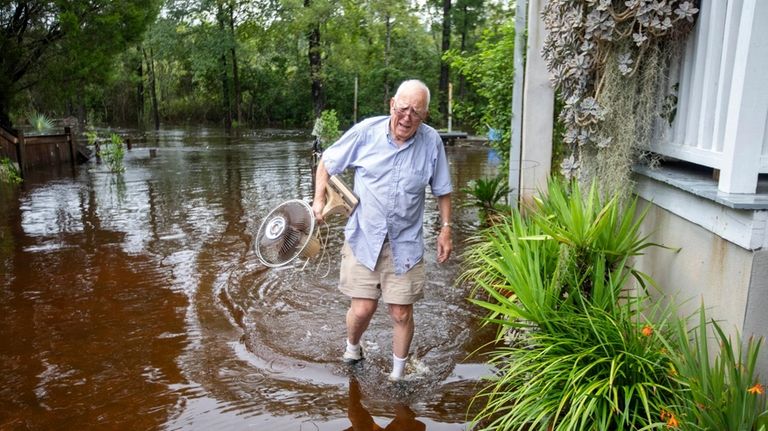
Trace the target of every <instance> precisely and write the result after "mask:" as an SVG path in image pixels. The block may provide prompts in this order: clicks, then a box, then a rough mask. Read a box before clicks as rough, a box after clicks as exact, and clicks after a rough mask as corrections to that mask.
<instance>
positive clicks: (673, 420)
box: [667, 413, 680, 428]
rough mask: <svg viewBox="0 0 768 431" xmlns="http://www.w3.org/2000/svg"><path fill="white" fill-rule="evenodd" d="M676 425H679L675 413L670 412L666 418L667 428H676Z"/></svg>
mask: <svg viewBox="0 0 768 431" xmlns="http://www.w3.org/2000/svg"><path fill="white" fill-rule="evenodd" d="M678 426H680V424H679V423H678V422H677V418H675V415H673V414H672V413H670V414H669V419H667V428H677V427H678Z"/></svg>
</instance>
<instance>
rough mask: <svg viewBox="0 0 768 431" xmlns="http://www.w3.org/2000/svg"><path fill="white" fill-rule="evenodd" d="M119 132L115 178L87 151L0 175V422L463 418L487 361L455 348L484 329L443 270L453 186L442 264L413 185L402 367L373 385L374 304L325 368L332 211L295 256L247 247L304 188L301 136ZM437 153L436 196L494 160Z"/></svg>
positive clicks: (72, 425) (335, 296)
mask: <svg viewBox="0 0 768 431" xmlns="http://www.w3.org/2000/svg"><path fill="white" fill-rule="evenodd" d="M124 132H125V133H128V134H130V135H131V136H132V144H133V149H132V150H131V151H128V152H127V154H126V158H125V162H124V164H125V167H126V170H125V172H124V173H121V174H114V173H110V172H108V170H107V168H106V166H105V165H101V164H97V163H95V162H91V163H89V164H85V165H80V166H78V167H77V168H76V169H74V170H73V169H71V168H70V167H68V166H64V167H62V168H60V169H52V170H49V171H52V172H39V171H38V172H31V173H30V175H29V178H28V179H27V181H26V182H25V183H24V184H23V185H22V186H18V187H9V186H3V185H0V429H2V430H17V429H18V430H24V429H56V430H82V429H110V430H117V429H121V430H152V429H169V430H175V429H184V430H218V429H227V430H302V431H303V430H373V429H382V428H385V427H388V428H386V429H397V430H422V429H427V430H464V429H467V421H468V418H467V410H468V406H469V401H470V398H471V396H472V395H473V394H474V393H475V392H476V390H477V389H478V385H480V384H481V382H480V379H481V377H482V376H484V375H487V373H488V370H487V368H486V367H485V366H484V365H483V364H482V358H478V357H474V356H470V353H471V352H473V351H474V350H476V349H477V348H478V347H480V346H481V345H483V343H484V342H485V341H486V340H487V339H488V335H487V333H485V334H483V333H484V332H487V331H481V330H479V329H478V323H477V322H478V319H477V317H478V316H477V313H478V312H477V310H475V309H474V308H473V307H472V306H471V305H470V304H469V303H468V302H467V301H466V297H467V295H468V291H467V287H461V286H456V284H455V282H454V281H455V278H456V276H457V275H458V273H459V272H460V270H461V268H460V259H459V258H458V253H460V252H461V251H462V250H463V245H462V242H463V241H464V239H465V238H467V236H469V235H471V234H473V233H474V232H475V230H476V229H477V225H478V221H477V214H476V212H475V211H473V210H472V209H460V208H457V206H458V204H460V203H461V201H462V200H463V199H462V198H463V196H462V195H461V194H460V193H454V195H453V200H454V212H455V217H454V221H455V229H454V244H455V247H456V252H457V253H456V254H454V257H453V258H452V260H451V261H450V262H448V263H445V264H442V265H438V264H437V263H436V258H435V237H436V235H437V233H438V230H439V221H438V219H439V217H438V212H437V208H436V202H435V200H434V198H432V197H431V195H429V194H428V196H429V200H428V203H427V214H426V218H425V237H426V244H427V254H426V256H425V259H426V263H427V271H428V286H427V288H426V290H425V298H424V299H423V300H422V301H421V302H419V303H417V305H416V307H415V320H416V335H415V337H414V341H413V345H412V348H411V354H412V357H413V358H414V359H415V361H414V364H413V369H412V374H410V375H409V377H408V379H407V380H406V381H404V382H400V383H398V384H392V383H389V382H387V380H386V375H387V373H388V372H389V367H390V366H391V351H392V350H391V342H392V339H391V324H390V321H389V317H388V315H387V314H386V307H385V306H380V307H379V310H378V311H377V313H376V316H375V317H374V320H373V322H372V323H371V326H370V328H369V330H368V331H367V333H366V335H365V338H364V339H365V347H366V350H367V353H368V354H367V359H366V361H364V362H363V363H362V364H361V365H358V366H356V367H352V368H348V367H346V366H344V365H342V364H341V362H340V356H341V353H342V348H343V346H344V340H345V328H344V315H345V312H346V309H347V306H348V302H347V300H346V298H345V297H344V296H343V295H342V294H341V293H339V292H338V291H337V289H336V285H337V283H338V267H339V253H340V249H341V244H342V241H343V232H342V229H343V221H342V220H341V219H331V220H330V221H329V229H327V232H324V233H325V234H326V235H327V245H326V247H325V252H324V253H323V254H321V256H319V257H318V258H316V259H314V260H312V261H309V262H306V263H305V262H304V261H295V262H293V263H292V264H289V265H288V266H286V267H282V268H267V267H265V266H264V265H262V264H261V263H260V262H259V261H258V259H257V258H256V255H255V252H254V249H253V246H254V244H253V242H254V238H255V236H256V232H257V230H258V227H259V223H260V218H261V217H264V216H266V214H267V213H268V212H269V210H270V209H271V208H273V207H275V206H276V205H278V204H279V203H281V202H283V201H285V200H288V199H304V200H306V201H309V200H310V199H311V196H312V190H311V188H312V185H311V178H310V177H311V174H310V172H311V167H310V155H311V140H310V137H309V136H308V135H307V134H306V133H305V132H291V131H279V130H259V131H253V132H249V133H244V134H243V135H241V136H238V137H228V136H226V135H225V134H224V133H223V132H222V131H221V130H215V129H204V128H197V129H174V130H162V131H160V132H158V133H156V134H155V133H151V134H148V135H141V134H138V133H135V132H131V131H124ZM447 152H448V159H449V161H450V164H451V168H452V175H453V181H454V188H455V189H456V190H458V189H459V188H461V187H464V186H465V185H466V183H467V182H468V181H469V180H471V179H474V178H478V177H485V176H490V175H494V174H495V172H496V166H495V165H494V163H493V157H492V155H491V156H489V150H488V149H487V148H485V147H482V146H477V145H475V146H462V145H457V146H452V147H450V146H449V147H447Z"/></svg>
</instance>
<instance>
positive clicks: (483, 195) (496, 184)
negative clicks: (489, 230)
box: [460, 176, 511, 222]
mask: <svg viewBox="0 0 768 431" xmlns="http://www.w3.org/2000/svg"><path fill="white" fill-rule="evenodd" d="M461 191H462V192H464V193H466V194H467V195H469V196H471V197H472V199H471V200H469V201H467V202H466V203H463V204H461V205H460V207H462V208H466V207H477V208H479V209H480V217H481V219H483V221H485V222H490V221H493V220H495V219H496V218H497V217H496V216H497V215H498V214H501V213H505V212H508V211H509V206H506V205H502V204H501V201H502V199H506V197H507V195H508V194H509V192H510V191H511V190H510V188H509V186H508V185H507V183H506V179H505V178H504V177H503V176H497V177H495V178H490V179H484V178H478V179H476V180H472V181H470V182H469V183H468V184H467V187H463V188H462V189H461Z"/></svg>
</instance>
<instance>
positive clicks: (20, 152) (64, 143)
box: [0, 127, 77, 177]
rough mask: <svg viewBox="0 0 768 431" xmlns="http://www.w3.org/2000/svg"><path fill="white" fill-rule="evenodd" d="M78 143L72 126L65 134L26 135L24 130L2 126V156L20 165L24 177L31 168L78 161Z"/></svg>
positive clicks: (73, 163) (0, 152)
mask: <svg viewBox="0 0 768 431" xmlns="http://www.w3.org/2000/svg"><path fill="white" fill-rule="evenodd" d="M76 146H77V143H76V141H75V137H74V134H73V133H72V129H71V128H70V127H65V128H64V133H63V134H58V135H39V136H24V133H23V132H22V131H17V130H8V129H6V128H4V127H0V157H7V158H9V159H11V160H12V161H14V162H16V163H17V164H18V165H19V172H20V173H21V176H22V177H24V175H25V174H26V171H27V170H28V169H30V168H36V167H43V166H58V165H61V164H62V163H69V164H71V165H72V166H74V165H75V163H76V162H77V159H76V157H77V154H76V151H77V149H76Z"/></svg>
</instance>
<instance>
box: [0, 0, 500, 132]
mask: <svg viewBox="0 0 768 431" xmlns="http://www.w3.org/2000/svg"><path fill="white" fill-rule="evenodd" d="M512 22H513V16H512V13H511V11H510V6H509V5H507V4H506V3H505V2H494V1H491V0H426V1H419V2H413V1H409V0H378V1H373V0H341V1H330V0H255V1H253V0H251V1H245V0H166V1H159V0H127V1H121V2H112V1H108V0H80V1H77V0H74V1H67V2H64V1H53V2H10V3H7V4H6V5H5V6H3V7H2V10H0V48H2V52H3V56H2V59H1V60H0V123H4V124H6V125H11V124H14V123H23V122H24V121H25V116H26V115H29V113H31V112H43V113H46V114H47V115H49V116H50V117H54V118H60V117H68V116H71V117H77V118H79V119H80V120H81V121H88V122H89V123H104V124H110V125H126V126H139V127H149V128H152V127H159V126H160V124H161V123H166V124H179V123H200V122H206V123H210V124H218V125H222V126H226V127H229V126H238V125H239V126H248V127H264V126H269V127H308V126H311V124H312V121H313V120H314V118H316V117H318V116H319V114H320V113H321V112H322V111H323V110H327V109H333V110H335V111H336V113H337V115H338V117H339V119H340V120H341V126H342V127H343V128H346V127H347V126H348V125H350V124H352V123H353V121H354V119H355V118H357V119H358V120H359V119H361V118H365V117H367V116H371V115H375V114H381V113H386V112H387V106H388V105H387V103H388V99H389V98H390V97H391V96H392V95H393V93H394V91H395V90H396V87H397V85H398V83H399V82H400V81H402V80H403V79H407V78H412V77H418V78H421V79H423V80H424V81H426V83H427V84H428V85H429V86H430V88H432V89H433V97H432V105H431V107H430V110H431V117H432V118H431V120H430V122H431V123H432V124H437V125H443V124H445V122H446V120H447V118H446V110H447V106H446V104H447V93H448V83H449V82H450V83H452V85H453V96H454V103H455V105H454V112H455V118H454V126H456V125H462V126H464V127H465V129H467V130H470V129H475V130H479V131H480V132H482V133H485V131H487V129H486V127H487V126H492V127H496V128H507V127H508V126H507V125H506V124H507V123H509V111H508V107H509V105H510V100H511V99H510V97H511V96H510V95H511V79H512V74H511V72H512V70H511V69H512V46H513V45H512V43H513V40H514V34H513V27H512ZM8 54H10V55H8ZM356 83H357V88H358V97H357V110H355V86H356ZM489 108H490V109H489ZM498 109H501V110H502V111H503V112H504V113H503V115H502V116H499V114H498V112H494V111H496V110H498Z"/></svg>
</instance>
